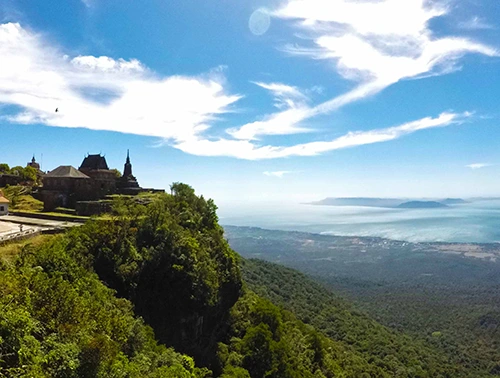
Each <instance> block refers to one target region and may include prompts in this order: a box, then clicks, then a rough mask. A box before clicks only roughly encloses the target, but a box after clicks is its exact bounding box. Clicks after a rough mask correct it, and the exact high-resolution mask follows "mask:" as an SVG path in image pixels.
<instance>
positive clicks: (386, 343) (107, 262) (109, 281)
mask: <svg viewBox="0 0 500 378" xmlns="http://www.w3.org/2000/svg"><path fill="white" fill-rule="evenodd" d="M0 309H1V310H0V376H5V377H225V378H229V377H258V378H260V377H277V378H278V377H362V378H363V377H365V378H368V377H422V378H423V377H450V378H451V377H477V376H481V375H480V374H483V373H484V374H486V373H485V370H484V369H483V367H482V366H477V367H475V366H469V365H468V364H467V363H466V362H464V361H460V360H457V358H453V357H452V355H451V354H450V353H446V352H445V351H443V349H442V348H441V347H440V345H439V338H438V337H436V338H435V339H436V340H430V341H428V340H423V339H421V338H418V337H416V336H413V335H412V334H411V333H409V334H405V333H404V332H402V331H401V330H397V329H391V328H390V327H387V326H384V325H382V324H380V323H379V322H377V321H376V320H374V319H373V318H372V317H370V315H367V313H365V312H363V311H360V310H359V309H357V308H356V307H355V306H354V305H352V304H350V303H349V302H348V301H347V300H345V299H342V298H340V297H339V295H338V294H334V293H333V292H331V291H330V290H328V289H325V288H324V287H323V286H321V285H320V284H318V283H314V282H312V281H311V280H310V279H308V278H307V277H305V276H304V275H302V274H300V273H297V272H295V271H292V270H290V269H287V268H282V267H278V266H274V265H272V264H269V263H264V262H260V261H254V260H245V259H244V258H242V257H241V256H240V255H238V253H236V252H235V251H233V250H232V249H231V248H230V246H229V244H228V242H227V240H226V235H225V233H224V230H223V228H222V227H221V226H220V224H219V222H218V217H217V207H216V205H215V203H214V202H213V201H212V200H206V199H205V198H203V196H197V195H196V194H195V191H194V190H193V189H192V188H191V187H189V186H188V185H185V184H181V183H175V184H173V185H172V186H171V194H164V195H160V196H158V197H157V198H156V200H155V201H153V202H152V203H150V204H148V205H147V206H144V205H138V204H136V203H134V202H131V201H128V200H126V199H123V198H116V200H115V203H114V206H113V213H112V214H109V216H108V217H104V218H102V217H101V218H99V219H91V220H89V221H88V222H87V223H86V224H85V225H83V226H81V227H75V228H73V229H71V230H69V231H67V232H66V233H64V234H60V235H55V236H43V237H41V238H38V239H34V240H32V241H29V240H28V241H26V242H22V243H18V244H17V245H7V246H3V247H0ZM486 321H487V322H488V324H489V325H491V324H493V322H494V318H492V319H490V320H488V319H487V320H486ZM489 373H491V374H494V373H496V371H495V369H494V368H491V369H490V371H489ZM489 373H488V374H489Z"/></svg>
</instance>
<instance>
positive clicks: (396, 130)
mask: <svg viewBox="0 0 500 378" xmlns="http://www.w3.org/2000/svg"><path fill="white" fill-rule="evenodd" d="M470 116H471V114H470V113H467V112H466V113H461V114H458V113H442V114H441V115H439V116H438V117H435V118H432V117H426V118H422V119H419V120H416V121H413V122H408V123H405V124H403V125H399V126H394V127H389V128H385V129H375V130H370V131H356V132H349V133H347V134H345V135H343V136H341V137H339V138H336V139H333V140H331V141H324V142H310V143H303V144H297V145H294V146H288V147H284V146H271V145H267V146H258V145H256V144H254V143H252V142H250V141H248V140H229V139H218V140H207V139H200V138H198V139H196V138H194V139H192V140H190V141H189V142H186V143H184V142H183V143H178V144H176V145H175V147H176V148H178V149H180V150H182V151H184V152H187V153H189V154H193V155H200V156H229V157H235V158H239V159H247V160H262V159H276V158H284V157H289V156H315V155H319V154H322V153H326V152H329V151H335V150H339V149H344V148H352V147H357V146H363V145H367V144H374V143H381V142H388V141H391V140H395V139H398V138H401V137H402V136H405V135H408V134H411V133H414V132H417V131H420V130H425V129H431V128H436V127H446V126H450V125H456V124H460V123H462V122H464V121H465V120H466V119H467V118H469V117H470Z"/></svg>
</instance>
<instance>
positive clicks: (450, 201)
mask: <svg viewBox="0 0 500 378" xmlns="http://www.w3.org/2000/svg"><path fill="white" fill-rule="evenodd" d="M439 202H441V203H444V204H445V205H460V204H463V203H469V201H465V200H463V199H461V198H446V199H444V200H442V201H439Z"/></svg>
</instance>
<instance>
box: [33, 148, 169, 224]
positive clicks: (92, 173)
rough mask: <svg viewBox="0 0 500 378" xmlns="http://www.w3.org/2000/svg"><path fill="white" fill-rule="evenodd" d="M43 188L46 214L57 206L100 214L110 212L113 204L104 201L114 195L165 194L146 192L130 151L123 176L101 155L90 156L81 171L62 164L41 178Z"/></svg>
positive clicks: (80, 168)
mask: <svg viewBox="0 0 500 378" xmlns="http://www.w3.org/2000/svg"><path fill="white" fill-rule="evenodd" d="M42 182H43V186H42V187H41V188H40V190H39V197H40V199H41V200H42V201H43V204H44V210H45V211H53V210H54V209H56V208H57V207H65V208H72V209H76V211H77V213H78V214H79V215H92V214H98V213H101V212H104V211H107V210H109V207H110V201H108V202H106V201H103V199H105V198H106V197H107V196H109V195H113V194H126V195H136V194H139V193H141V192H145V191H148V192H150V191H153V192H164V190H159V189H144V188H141V187H140V186H139V183H138V181H137V179H136V178H135V176H133V174H132V164H131V162H130V154H129V152H128V151H127V159H126V161H125V165H124V169H123V175H122V176H121V177H119V176H118V175H117V171H116V170H112V169H109V167H108V164H107V162H106V158H105V157H104V156H103V155H101V154H96V155H87V156H86V157H85V158H84V159H83V162H82V164H81V165H80V167H79V168H78V169H76V168H75V167H73V166H71V165H61V166H59V167H57V168H56V169H54V170H52V171H50V172H48V173H47V174H46V175H44V176H43V177H42Z"/></svg>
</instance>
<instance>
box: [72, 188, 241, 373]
mask: <svg viewBox="0 0 500 378" xmlns="http://www.w3.org/2000/svg"><path fill="white" fill-rule="evenodd" d="M216 209H217V208H216V206H215V204H214V203H213V201H211V200H208V201H206V200H205V199H204V198H203V197H202V196H201V197H198V196H196V195H195V193H194V190H193V189H192V188H191V187H189V186H188V185H185V184H180V183H176V184H173V185H172V195H168V194H164V195H161V196H157V197H156V198H155V199H154V201H153V202H152V203H150V204H149V205H147V206H142V205H137V204H136V203H134V202H133V201H128V200H126V199H123V198H116V199H115V200H114V209H113V214H112V218H111V219H108V220H93V221H91V222H88V223H87V224H86V225H85V226H83V227H81V228H78V229H74V230H72V231H71V232H70V235H69V238H70V240H71V241H70V243H69V245H68V248H69V250H70V251H72V252H71V253H73V254H75V255H80V256H84V255H85V256H87V257H86V258H87V260H88V261H87V263H88V266H89V268H93V269H95V271H96V273H97V274H98V275H99V277H100V278H101V279H102V280H103V281H104V282H105V283H106V284H107V285H108V286H109V287H112V288H113V289H115V290H116V291H117V293H118V295H119V296H122V297H125V298H128V299H130V300H131V301H132V302H133V303H134V305H135V309H136V312H137V313H138V314H139V315H141V316H143V317H144V319H145V320H146V321H147V322H148V324H150V325H151V326H153V328H154V329H155V333H156V335H157V337H158V338H159V339H160V340H161V341H162V342H164V343H166V344H168V345H171V346H174V347H176V349H179V350H181V351H183V352H186V353H189V354H191V355H193V356H194V357H195V358H196V360H197V361H201V363H202V364H209V363H210V362H211V360H212V359H213V358H214V357H215V355H214V353H215V349H216V348H215V347H216V343H217V342H218V340H219V339H220V338H221V337H222V335H223V334H224V329H223V328H221V327H220V325H223V324H224V321H225V320H227V318H228V316H229V310H230V308H231V306H232V305H233V304H234V303H235V302H236V300H237V299H238V297H239V295H240V287H241V278H240V273H239V267H238V257H237V255H236V254H235V253H234V252H233V251H232V250H231V249H230V248H229V246H228V244H227V242H226V241H225V239H224V237H223V230H222V228H221V227H220V226H219V225H218V223H217V215H216ZM89 256H90V257H89ZM179 330H182V331H183V332H179Z"/></svg>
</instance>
